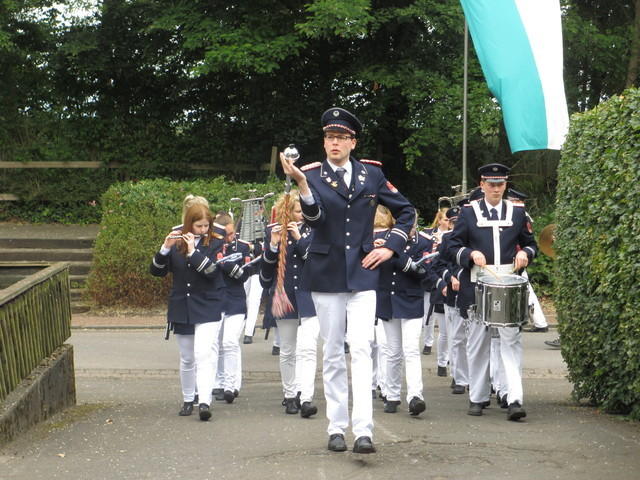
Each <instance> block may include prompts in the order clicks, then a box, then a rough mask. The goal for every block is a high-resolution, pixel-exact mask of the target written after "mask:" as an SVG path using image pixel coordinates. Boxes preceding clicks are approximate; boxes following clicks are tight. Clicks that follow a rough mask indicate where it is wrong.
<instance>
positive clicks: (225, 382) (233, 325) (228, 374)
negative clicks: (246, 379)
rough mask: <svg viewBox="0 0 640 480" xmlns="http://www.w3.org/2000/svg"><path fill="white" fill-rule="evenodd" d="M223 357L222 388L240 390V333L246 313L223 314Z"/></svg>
mask: <svg viewBox="0 0 640 480" xmlns="http://www.w3.org/2000/svg"><path fill="white" fill-rule="evenodd" d="M222 316H223V320H222V321H223V323H224V325H223V329H224V331H223V332H222V358H223V361H224V370H223V379H222V389H224V390H229V391H231V392H233V391H234V390H236V389H237V390H240V384H241V381H242V380H241V379H242V358H241V355H242V353H241V350H240V335H241V334H242V329H243V327H244V314H242V313H240V314H237V315H229V316H227V315H226V314H223V315H222Z"/></svg>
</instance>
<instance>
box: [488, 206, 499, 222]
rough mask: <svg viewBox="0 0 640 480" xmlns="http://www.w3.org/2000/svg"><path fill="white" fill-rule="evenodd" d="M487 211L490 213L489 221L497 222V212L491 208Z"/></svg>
mask: <svg viewBox="0 0 640 480" xmlns="http://www.w3.org/2000/svg"><path fill="white" fill-rule="evenodd" d="M489 211H490V212H491V217H489V220H498V210H496V209H495V208H492V209H491V210H489Z"/></svg>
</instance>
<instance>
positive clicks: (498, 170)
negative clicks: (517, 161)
mask: <svg viewBox="0 0 640 480" xmlns="http://www.w3.org/2000/svg"><path fill="white" fill-rule="evenodd" d="M510 172H511V169H510V168H509V167H507V166H505V165H502V164H501V163H488V164H487V165H483V166H482V167H480V168H479V169H478V174H479V175H480V180H483V181H485V182H490V183H501V182H506V181H507V180H508V179H509V173H510Z"/></svg>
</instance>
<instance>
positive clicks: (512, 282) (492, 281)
mask: <svg viewBox="0 0 640 480" xmlns="http://www.w3.org/2000/svg"><path fill="white" fill-rule="evenodd" d="M478 283H482V284H484V285H490V286H496V287H511V286H518V285H524V284H526V283H528V280H527V279H526V278H523V277H521V276H520V275H513V274H510V275H498V276H497V277H495V276H493V275H482V276H480V277H478Z"/></svg>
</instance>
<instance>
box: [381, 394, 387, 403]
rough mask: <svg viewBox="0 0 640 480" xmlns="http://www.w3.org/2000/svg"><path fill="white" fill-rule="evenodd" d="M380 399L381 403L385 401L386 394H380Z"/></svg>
mask: <svg viewBox="0 0 640 480" xmlns="http://www.w3.org/2000/svg"><path fill="white" fill-rule="evenodd" d="M380 400H382V403H387V396H386V395H380Z"/></svg>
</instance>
